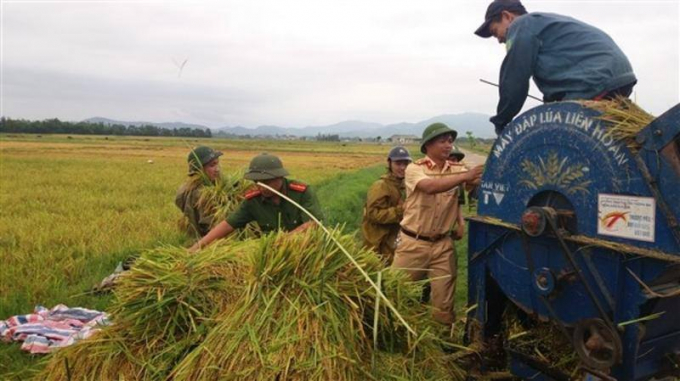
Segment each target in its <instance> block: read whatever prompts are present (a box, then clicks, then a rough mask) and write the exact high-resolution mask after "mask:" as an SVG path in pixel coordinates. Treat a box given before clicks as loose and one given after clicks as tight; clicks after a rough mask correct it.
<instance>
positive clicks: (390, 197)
mask: <svg viewBox="0 0 680 381" xmlns="http://www.w3.org/2000/svg"><path fill="white" fill-rule="evenodd" d="M412 161H413V160H411V155H410V154H409V152H408V150H407V149H406V148H404V147H401V146H397V147H394V148H392V149H391V150H390V152H389V154H388V155H387V173H386V174H384V175H382V176H381V177H380V180H378V181H376V182H374V183H373V185H371V187H370V188H368V192H367V194H366V205H365V206H364V218H363V221H362V223H361V232H362V233H363V235H364V246H366V247H370V248H371V249H373V250H374V251H375V252H376V253H378V255H379V256H380V257H381V259H382V260H383V262H384V263H385V264H386V265H388V266H389V265H390V264H391V263H392V257H393V256H394V245H395V241H396V239H397V234H399V223H400V222H401V217H402V215H403V214H404V208H403V204H404V196H405V190H404V172H405V170H406V167H407V166H408V165H409V164H410V163H411V162H412Z"/></svg>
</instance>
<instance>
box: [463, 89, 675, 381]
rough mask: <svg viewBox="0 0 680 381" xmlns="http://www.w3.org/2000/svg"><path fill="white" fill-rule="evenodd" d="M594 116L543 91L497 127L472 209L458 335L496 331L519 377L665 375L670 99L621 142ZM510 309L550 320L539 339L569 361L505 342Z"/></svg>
mask: <svg viewBox="0 0 680 381" xmlns="http://www.w3.org/2000/svg"><path fill="white" fill-rule="evenodd" d="M599 116H600V114H599V112H597V111H594V110H592V109H589V108H586V107H584V106H582V105H581V104H578V103H574V102H563V103H554V104H546V105H543V106H539V107H536V108H534V109H532V110H529V111H527V112H526V113H524V114H522V115H520V116H519V117H517V118H516V119H515V120H514V121H513V122H512V123H511V124H509V125H508V126H506V128H505V130H504V131H503V133H502V134H501V135H500V136H499V137H498V139H497V140H496V142H495V144H494V147H493V148H492V151H491V154H490V155H489V158H488V160H487V165H486V170H485V172H484V175H483V178H482V184H481V186H480V189H479V195H478V196H479V209H478V216H476V217H472V218H471V219H470V228H469V254H468V255H469V256H468V260H469V269H468V275H469V292H468V300H469V304H470V308H469V313H468V332H467V337H468V338H469V339H470V340H479V341H480V342H482V343H487V345H486V347H487V348H488V343H489V342H492V341H494V340H495V341H496V342H501V343H503V345H504V346H505V350H506V351H505V355H506V356H507V357H508V358H509V362H510V369H511V371H512V373H513V374H514V375H516V376H518V377H520V378H523V379H531V380H568V379H581V380H619V381H624V380H625V381H634V380H635V381H637V380H651V379H659V380H660V379H671V380H675V379H678V377H680V225H679V223H678V220H679V219H680V105H677V106H675V107H674V108H672V109H670V110H669V111H667V112H666V113H664V114H663V115H661V116H660V117H658V118H656V119H655V120H654V121H653V122H652V123H651V124H649V125H648V126H646V127H645V128H643V129H642V130H641V131H640V132H639V133H637V134H636V135H635V136H634V137H633V139H634V141H632V140H631V141H630V142H628V143H625V142H622V141H617V140H616V139H614V138H613V136H612V134H610V133H608V132H609V131H610V130H611V129H610V128H608V126H607V125H606V124H605V122H604V121H602V120H600V119H599V118H598V117H599ZM511 309H512V310H515V311H518V315H521V321H522V322H529V323H531V322H547V323H544V324H550V325H552V326H555V327H557V328H556V330H555V331H553V332H557V333H556V334H555V335H558V336H560V337H547V338H544V339H546V340H545V341H547V342H548V343H550V342H554V343H556V344H555V346H558V345H562V346H563V345H564V344H557V343H565V342H566V343H568V344H567V345H571V346H572V348H570V350H571V349H573V352H574V353H575V354H576V355H577V356H576V355H575V356H574V358H576V359H577V362H576V365H575V366H574V367H573V369H569V370H568V371H566V372H565V371H564V370H563V369H562V370H559V369H556V368H555V367H554V364H551V363H548V362H546V361H545V357H544V356H541V355H540V354H539V353H526V352H524V353H520V352H518V351H514V350H512V349H511V348H509V346H508V345H507V344H508V342H509V340H508V337H503V336H504V331H503V330H504V325H505V323H503V321H504V320H503V319H505V316H506V315H507V313H508V311H509V310H511ZM527 326H528V327H531V325H530V324H529V325H527ZM528 330H531V328H528ZM499 338H500V339H499ZM554 349H555V350H563V349H564V348H554ZM482 363H483V362H482Z"/></svg>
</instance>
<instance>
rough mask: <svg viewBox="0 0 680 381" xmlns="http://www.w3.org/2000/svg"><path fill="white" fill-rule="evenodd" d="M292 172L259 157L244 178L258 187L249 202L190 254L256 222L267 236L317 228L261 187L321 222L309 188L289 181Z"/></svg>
mask: <svg viewBox="0 0 680 381" xmlns="http://www.w3.org/2000/svg"><path fill="white" fill-rule="evenodd" d="M286 176H288V171H287V170H286V169H285V168H284V167H283V163H282V162H281V160H280V159H279V158H278V157H276V156H274V155H270V154H268V153H262V154H260V155H257V156H255V157H254V158H253V159H252V160H251V161H250V166H249V168H248V171H247V172H246V174H245V175H244V176H243V177H244V178H245V179H246V180H251V181H254V182H255V183H256V187H254V188H251V189H250V190H249V191H247V192H246V193H245V199H244V200H243V201H242V202H241V204H240V205H239V206H238V208H237V209H236V211H234V212H233V213H231V214H230V215H229V216H227V217H226V219H225V220H224V221H222V222H220V223H219V224H217V225H216V226H215V227H214V228H213V229H212V230H210V232H209V233H208V234H207V235H206V236H205V237H203V238H201V239H200V240H198V242H196V244H195V245H193V246H192V247H191V248H190V249H189V250H190V251H196V250H198V249H201V248H203V247H206V246H207V245H209V244H210V243H212V242H213V241H215V240H217V239H220V238H224V237H226V236H228V235H229V234H231V233H233V232H234V231H235V230H237V229H241V228H243V227H245V226H246V225H247V224H248V223H249V222H255V223H257V225H258V226H259V227H260V229H261V230H262V232H263V233H268V232H271V231H274V230H284V231H289V232H299V231H303V230H306V229H309V228H311V227H313V226H314V224H315V222H314V221H313V220H312V219H311V218H310V217H309V216H308V215H307V214H306V213H304V212H303V211H301V210H300V209H299V208H297V207H296V206H295V205H293V204H292V203H290V202H289V201H287V200H285V199H284V198H283V197H281V196H279V195H278V194H276V193H274V192H272V191H271V190H269V189H267V188H266V187H264V186H261V185H260V183H262V184H264V185H266V186H268V187H271V188H273V189H275V190H276V191H277V192H280V193H282V194H284V195H286V196H287V197H288V198H290V199H292V200H293V201H295V202H296V203H298V204H300V205H301V206H302V207H303V208H305V209H306V210H307V211H309V212H310V213H311V214H312V215H313V216H314V217H316V218H317V219H319V220H321V219H323V216H322V214H321V207H320V206H319V201H318V200H317V198H316V195H315V194H314V192H313V191H312V189H311V188H310V187H309V185H307V184H305V183H302V182H300V181H295V180H289V179H287V178H286Z"/></svg>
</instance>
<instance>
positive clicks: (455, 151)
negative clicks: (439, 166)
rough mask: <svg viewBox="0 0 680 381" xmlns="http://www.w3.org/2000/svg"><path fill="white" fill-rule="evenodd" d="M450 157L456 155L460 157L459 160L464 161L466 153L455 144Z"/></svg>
mask: <svg viewBox="0 0 680 381" xmlns="http://www.w3.org/2000/svg"><path fill="white" fill-rule="evenodd" d="M449 157H455V158H456V159H458V161H462V160H463V158H464V157H465V153H463V151H461V150H460V148H458V146H453V149H452V150H451V153H450V154H449Z"/></svg>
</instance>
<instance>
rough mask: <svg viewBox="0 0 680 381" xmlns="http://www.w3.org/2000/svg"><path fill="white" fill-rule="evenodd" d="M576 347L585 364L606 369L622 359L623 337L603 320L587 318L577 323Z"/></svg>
mask: <svg viewBox="0 0 680 381" xmlns="http://www.w3.org/2000/svg"><path fill="white" fill-rule="evenodd" d="M574 349H576V353H578V355H579V357H580V358H581V361H582V362H583V363H584V364H585V365H587V366H589V367H591V368H593V369H597V370H605V369H608V368H611V367H612V366H613V365H614V364H616V363H618V362H619V361H620V359H621V351H622V344H621V338H620V337H619V335H618V332H616V331H615V330H614V329H612V328H611V327H609V326H608V325H607V324H606V323H605V322H604V321H603V320H601V319H586V320H582V321H580V322H578V324H577V325H576V329H575V330H574Z"/></svg>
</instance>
